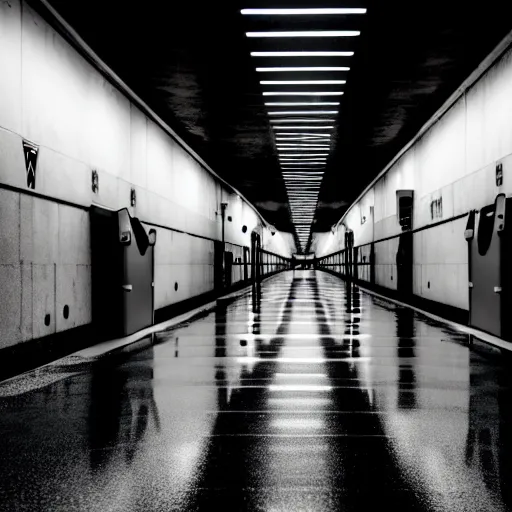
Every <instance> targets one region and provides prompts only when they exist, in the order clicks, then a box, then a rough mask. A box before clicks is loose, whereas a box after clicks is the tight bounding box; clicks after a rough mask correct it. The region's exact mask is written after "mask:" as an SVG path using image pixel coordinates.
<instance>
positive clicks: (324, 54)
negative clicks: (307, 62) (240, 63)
mask: <svg viewBox="0 0 512 512" xmlns="http://www.w3.org/2000/svg"><path fill="white" fill-rule="evenodd" d="M353 55H354V52H251V56H252V57H352V56H353Z"/></svg>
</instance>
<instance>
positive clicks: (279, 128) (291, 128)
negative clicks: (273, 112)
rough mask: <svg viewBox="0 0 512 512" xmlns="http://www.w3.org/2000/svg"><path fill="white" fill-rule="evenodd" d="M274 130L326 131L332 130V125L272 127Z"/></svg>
mask: <svg viewBox="0 0 512 512" xmlns="http://www.w3.org/2000/svg"><path fill="white" fill-rule="evenodd" d="M272 128H274V130H327V129H331V128H334V125H327V126H273V127H272Z"/></svg>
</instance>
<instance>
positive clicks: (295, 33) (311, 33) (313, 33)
mask: <svg viewBox="0 0 512 512" xmlns="http://www.w3.org/2000/svg"><path fill="white" fill-rule="evenodd" d="M360 34H361V32H359V30H290V31H286V32H274V31H269V32H246V33H245V35H246V36H247V37H357V36H359V35H360Z"/></svg>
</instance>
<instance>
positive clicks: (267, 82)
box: [260, 80, 347, 85]
mask: <svg viewBox="0 0 512 512" xmlns="http://www.w3.org/2000/svg"><path fill="white" fill-rule="evenodd" d="M346 83H347V81H346V80H260V84H261V85H343V84H346Z"/></svg>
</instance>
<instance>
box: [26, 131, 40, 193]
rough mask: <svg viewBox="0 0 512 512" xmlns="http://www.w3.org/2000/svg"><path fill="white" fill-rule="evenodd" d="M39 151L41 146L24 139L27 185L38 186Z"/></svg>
mask: <svg viewBox="0 0 512 512" xmlns="http://www.w3.org/2000/svg"><path fill="white" fill-rule="evenodd" d="M38 153H39V146H36V145H35V144H32V142H28V141H27V140H24V141H23V154H24V155H25V169H26V171H27V187H28V188H32V189H35V188H36V169H37V155H38Z"/></svg>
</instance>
